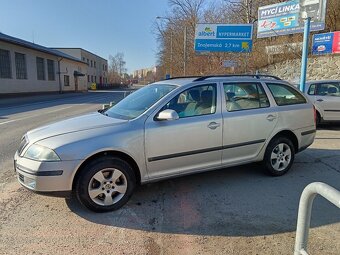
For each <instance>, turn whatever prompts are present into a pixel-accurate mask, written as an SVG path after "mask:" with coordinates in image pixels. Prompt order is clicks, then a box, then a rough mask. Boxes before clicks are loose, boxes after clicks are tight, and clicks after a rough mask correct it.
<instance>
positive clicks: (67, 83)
mask: <svg viewBox="0 0 340 255" xmlns="http://www.w3.org/2000/svg"><path fill="white" fill-rule="evenodd" d="M64 86H70V76H68V75H64Z"/></svg>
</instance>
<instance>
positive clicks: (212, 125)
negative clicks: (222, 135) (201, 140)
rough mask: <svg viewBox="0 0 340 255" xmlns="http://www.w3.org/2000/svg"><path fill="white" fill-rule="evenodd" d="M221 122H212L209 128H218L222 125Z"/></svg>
mask: <svg viewBox="0 0 340 255" xmlns="http://www.w3.org/2000/svg"><path fill="white" fill-rule="evenodd" d="M220 125H221V124H219V123H216V122H210V123H209V125H208V128H210V129H216V128H218V127H219V126H220Z"/></svg>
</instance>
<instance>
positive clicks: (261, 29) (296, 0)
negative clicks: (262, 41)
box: [257, 0, 327, 38]
mask: <svg viewBox="0 0 340 255" xmlns="http://www.w3.org/2000/svg"><path fill="white" fill-rule="evenodd" d="M326 1H327V0H291V1H287V2H283V3H279V4H273V5H267V6H262V7H260V8H259V11H258V29H257V37H258V38H265V37H272V36H278V35H288V34H295V33H302V32H303V28H304V20H303V19H304V18H306V17H311V18H312V22H311V31H319V30H323V29H324V28H325V12H326Z"/></svg>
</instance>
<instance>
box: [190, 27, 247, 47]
mask: <svg viewBox="0 0 340 255" xmlns="http://www.w3.org/2000/svg"><path fill="white" fill-rule="evenodd" d="M252 35H253V25H252V24H206V23H205V24H197V25H196V31H195V51H196V52H251V50H252V45H253V41H252Z"/></svg>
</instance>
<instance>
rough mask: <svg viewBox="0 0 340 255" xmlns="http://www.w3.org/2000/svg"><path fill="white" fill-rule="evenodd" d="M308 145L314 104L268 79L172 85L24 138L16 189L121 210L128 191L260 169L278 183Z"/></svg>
mask: <svg viewBox="0 0 340 255" xmlns="http://www.w3.org/2000/svg"><path fill="white" fill-rule="evenodd" d="M314 137H315V109H314V107H313V104H312V103H310V102H309V101H308V99H307V98H306V97H305V96H304V95H303V94H302V93H300V92H299V91H298V90H297V89H296V88H294V87H293V86H291V85H290V84H289V83H287V82H285V81H282V80H280V79H279V78H276V77H273V76H264V75H248V76H247V75H239V76H237V75H231V76H228V75H226V76H205V77H195V78H189V77H186V78H175V79H169V80H164V81H160V82H156V83H153V84H150V85H148V86H146V87H143V88H141V89H139V90H137V91H136V92H134V93H132V94H131V95H129V96H128V97H126V98H124V99H123V100H122V101H120V102H119V103H118V104H116V105H114V106H113V107H111V108H109V109H107V110H105V111H102V112H95V113H90V114H87V115H83V116H79V117H75V118H71V119H67V120H64V121H61V122H57V123H54V124H50V125H47V126H44V127H41V128H37V129H34V130H31V131H29V132H27V134H25V135H24V137H23V138H22V141H21V144H20V147H19V149H18V151H17V152H16V154H15V158H14V163H15V169H16V171H17V174H18V181H19V182H20V183H21V184H22V185H23V186H24V187H26V188H28V189H30V190H32V191H35V192H37V193H42V194H47V195H49V194H50V195H58V196H60V195H61V196H65V195H68V194H70V193H71V192H73V194H74V195H75V196H76V197H77V199H78V200H79V201H80V202H81V203H82V204H83V205H84V206H86V207H87V208H89V209H91V210H93V211H96V212H105V211H112V210H115V209H118V208H120V207H121V206H123V205H124V204H125V203H126V202H127V201H128V200H129V198H130V197H131V195H132V193H133V191H134V189H135V187H136V185H138V184H144V183H147V182H153V181H158V180H161V179H166V178H171V177H176V176H180V175H185V174H192V173H197V172H202V171H208V170H215V169H221V168H226V167H229V166H236V165H241V164H246V163H250V162H259V161H262V162H263V169H264V170H265V172H266V173H268V174H270V175H273V176H279V175H283V174H285V173H286V172H287V171H288V170H289V169H290V168H291V166H292V164H293V161H294V156H295V154H296V153H298V152H300V151H302V150H303V149H306V148H307V147H308V146H309V145H311V144H312V143H313V141H314Z"/></svg>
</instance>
